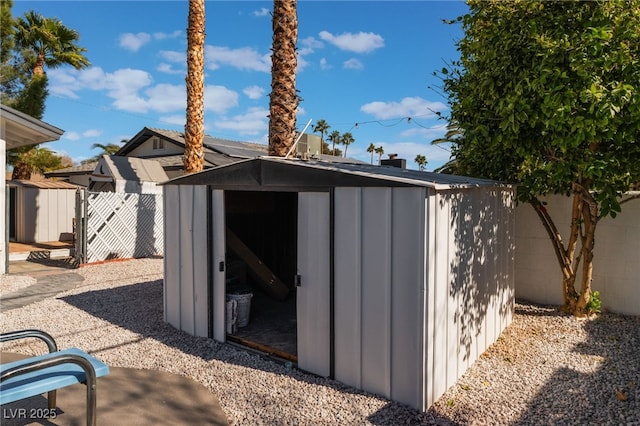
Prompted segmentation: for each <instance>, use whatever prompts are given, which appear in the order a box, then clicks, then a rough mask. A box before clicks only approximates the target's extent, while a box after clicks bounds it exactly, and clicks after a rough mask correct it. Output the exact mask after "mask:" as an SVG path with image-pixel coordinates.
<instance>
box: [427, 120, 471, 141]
mask: <svg viewBox="0 0 640 426" xmlns="http://www.w3.org/2000/svg"><path fill="white" fill-rule="evenodd" d="M463 135H464V131H463V130H462V129H461V128H460V126H458V122H457V121H456V120H451V121H450V122H449V124H447V132H446V133H445V134H444V136H443V137H441V138H437V139H434V140H432V141H431V145H438V144H441V143H447V142H451V143H456V142H457V141H458V140H459V139H460V138H462V136H463Z"/></svg>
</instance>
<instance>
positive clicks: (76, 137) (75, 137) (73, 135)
mask: <svg viewBox="0 0 640 426" xmlns="http://www.w3.org/2000/svg"><path fill="white" fill-rule="evenodd" d="M81 137H82V136H81V135H80V133H78V132H73V131H66V132H64V135H62V138H63V139H68V140H70V141H77V140H79V139H80V138H81Z"/></svg>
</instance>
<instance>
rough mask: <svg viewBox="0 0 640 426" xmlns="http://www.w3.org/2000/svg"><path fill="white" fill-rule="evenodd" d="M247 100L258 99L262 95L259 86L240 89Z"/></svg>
mask: <svg viewBox="0 0 640 426" xmlns="http://www.w3.org/2000/svg"><path fill="white" fill-rule="evenodd" d="M242 93H244V94H245V95H246V96H247V97H248V98H249V99H260V98H261V97H262V96H263V95H264V89H263V88H262V87H260V86H249V87H245V88H244V89H242Z"/></svg>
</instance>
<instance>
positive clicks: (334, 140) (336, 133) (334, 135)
mask: <svg viewBox="0 0 640 426" xmlns="http://www.w3.org/2000/svg"><path fill="white" fill-rule="evenodd" d="M329 140H330V141H331V142H332V143H333V146H332V147H331V155H336V144H337V143H338V144H339V143H340V132H339V131H337V130H334V131H333V132H331V134H330V135H329Z"/></svg>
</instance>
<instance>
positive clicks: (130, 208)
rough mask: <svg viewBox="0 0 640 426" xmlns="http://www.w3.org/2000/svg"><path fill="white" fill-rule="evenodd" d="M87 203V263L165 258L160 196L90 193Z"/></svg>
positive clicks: (86, 199) (87, 196) (86, 198)
mask: <svg viewBox="0 0 640 426" xmlns="http://www.w3.org/2000/svg"><path fill="white" fill-rule="evenodd" d="M85 202H86V203H87V204H86V210H85V212H86V251H85V253H86V254H85V259H84V261H85V262H87V263H91V262H99V261H102V260H108V259H117V258H142V257H151V256H156V255H162V254H163V249H164V231H163V204H162V195H161V194H133V193H129V194H127V193H113V192H89V193H87V194H86V197H85Z"/></svg>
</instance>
